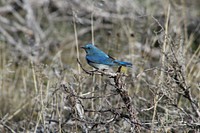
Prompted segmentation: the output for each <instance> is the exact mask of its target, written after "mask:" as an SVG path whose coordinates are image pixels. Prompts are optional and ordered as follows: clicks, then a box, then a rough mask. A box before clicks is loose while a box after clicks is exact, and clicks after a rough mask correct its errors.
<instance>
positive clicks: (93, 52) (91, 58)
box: [82, 43, 132, 70]
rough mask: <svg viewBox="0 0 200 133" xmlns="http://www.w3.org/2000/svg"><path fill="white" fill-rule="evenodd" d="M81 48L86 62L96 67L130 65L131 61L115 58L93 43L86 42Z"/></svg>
mask: <svg viewBox="0 0 200 133" xmlns="http://www.w3.org/2000/svg"><path fill="white" fill-rule="evenodd" d="M82 48H83V49H85V51H86V60H87V63H88V64H89V65H90V66H92V67H94V68H96V69H101V70H102V69H109V67H113V66H125V67H132V64H131V63H129V62H123V61H119V60H115V59H113V58H112V57H110V56H108V55H107V54H106V53H104V52H103V51H101V50H100V49H98V48H97V47H95V46H94V45H93V44H90V43H89V44H86V45H85V46H83V47H82Z"/></svg>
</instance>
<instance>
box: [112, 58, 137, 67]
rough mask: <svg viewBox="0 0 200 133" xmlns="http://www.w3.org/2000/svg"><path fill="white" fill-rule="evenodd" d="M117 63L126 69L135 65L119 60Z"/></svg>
mask: <svg viewBox="0 0 200 133" xmlns="http://www.w3.org/2000/svg"><path fill="white" fill-rule="evenodd" d="M115 62H116V63H117V64H119V65H120V66H125V67H132V66H133V64H132V63H130V62H124V61H119V60H115Z"/></svg>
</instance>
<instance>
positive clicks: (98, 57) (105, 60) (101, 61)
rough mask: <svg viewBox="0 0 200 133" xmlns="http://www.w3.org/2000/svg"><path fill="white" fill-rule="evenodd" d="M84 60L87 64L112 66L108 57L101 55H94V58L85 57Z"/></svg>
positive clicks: (111, 61) (112, 61)
mask: <svg viewBox="0 0 200 133" xmlns="http://www.w3.org/2000/svg"><path fill="white" fill-rule="evenodd" d="M86 59H87V61H88V63H89V62H92V63H96V64H104V65H109V66H112V65H114V64H115V63H114V60H113V59H112V58H109V56H107V55H106V56H102V55H95V56H86Z"/></svg>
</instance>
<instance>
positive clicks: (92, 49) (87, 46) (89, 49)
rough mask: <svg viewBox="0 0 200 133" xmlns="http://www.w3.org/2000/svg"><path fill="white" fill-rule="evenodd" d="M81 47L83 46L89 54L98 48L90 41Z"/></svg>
mask: <svg viewBox="0 0 200 133" xmlns="http://www.w3.org/2000/svg"><path fill="white" fill-rule="evenodd" d="M81 48H83V49H84V50H85V52H86V53H87V54H93V53H94V52H95V51H96V50H97V49H98V48H97V47H95V46H94V45H93V44H91V43H88V44H86V45H85V46H82V47H81Z"/></svg>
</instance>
